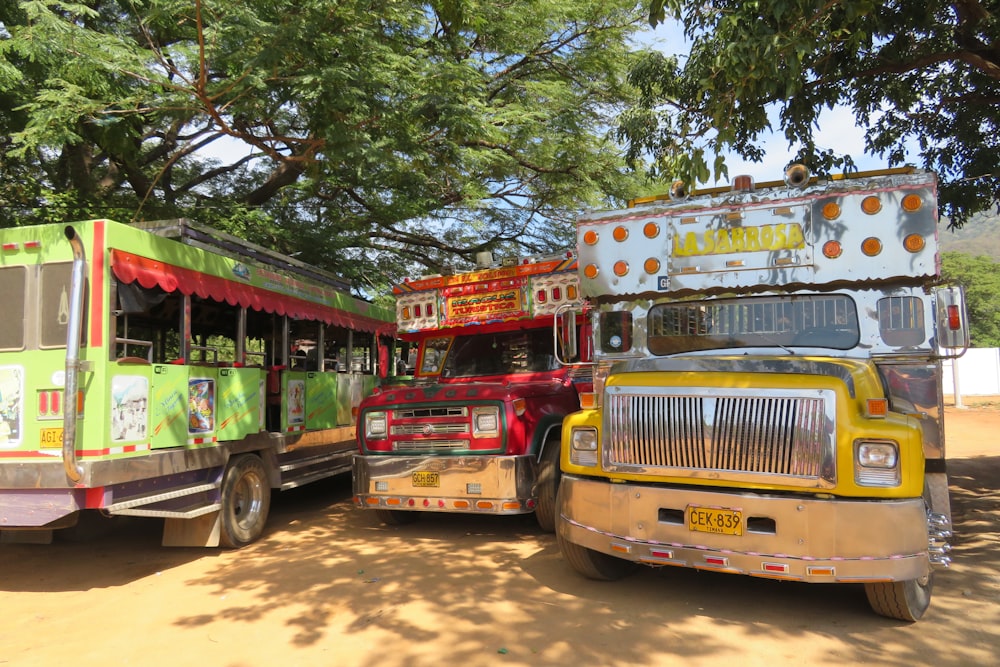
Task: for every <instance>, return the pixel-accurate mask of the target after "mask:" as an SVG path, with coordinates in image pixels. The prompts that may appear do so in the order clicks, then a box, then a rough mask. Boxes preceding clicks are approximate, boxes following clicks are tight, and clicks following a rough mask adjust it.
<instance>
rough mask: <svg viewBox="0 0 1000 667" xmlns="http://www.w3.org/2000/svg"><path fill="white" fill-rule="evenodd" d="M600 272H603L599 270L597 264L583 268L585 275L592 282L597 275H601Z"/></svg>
mask: <svg viewBox="0 0 1000 667" xmlns="http://www.w3.org/2000/svg"><path fill="white" fill-rule="evenodd" d="M600 272H601V270H600V269H598V268H597V265H596V264H588V265H587V266H585V267H583V275H584V276H586V277H587V278H590V279H591V280H593V279H594V278H596V277H597V274H599V273H600Z"/></svg>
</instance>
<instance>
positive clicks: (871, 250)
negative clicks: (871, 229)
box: [861, 236, 882, 257]
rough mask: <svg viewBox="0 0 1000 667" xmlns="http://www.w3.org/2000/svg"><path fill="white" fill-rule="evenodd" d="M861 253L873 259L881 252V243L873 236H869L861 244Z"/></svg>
mask: <svg viewBox="0 0 1000 667" xmlns="http://www.w3.org/2000/svg"><path fill="white" fill-rule="evenodd" d="M861 252H863V253H865V254H866V255H868V256H869V257H874V256H875V255H877V254H879V253H880V252H882V242H881V241H880V240H878V239H877V238H875V237H874V236H869V237H868V238H866V239H865V240H864V241H862V242H861Z"/></svg>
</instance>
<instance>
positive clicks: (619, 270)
mask: <svg viewBox="0 0 1000 667" xmlns="http://www.w3.org/2000/svg"><path fill="white" fill-rule="evenodd" d="M627 273H628V262H626V261H625V260H623V259H619V260H618V261H617V262H615V275H616V276H618V277H619V278H621V277H622V276H624V275H625V274H627Z"/></svg>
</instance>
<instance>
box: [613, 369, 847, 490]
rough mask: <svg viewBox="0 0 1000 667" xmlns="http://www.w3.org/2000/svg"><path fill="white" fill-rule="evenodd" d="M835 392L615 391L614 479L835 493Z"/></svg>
mask: <svg viewBox="0 0 1000 667" xmlns="http://www.w3.org/2000/svg"><path fill="white" fill-rule="evenodd" d="M836 434H837V422H836V392H834V391H833V390H830V389H811V390H801V389H795V390H793V389H770V388H769V389H738V388H728V387H727V388H718V387H695V388H691V387H655V386H617V385H614V386H609V387H607V389H606V396H605V409H604V429H603V448H602V449H603V451H602V466H603V469H604V470H605V471H608V472H622V473H629V474H638V475H657V476H665V475H670V476H680V477H690V478H712V479H715V480H722V479H724V480H727V481H733V482H757V483H760V482H761V481H762V479H761V478H762V477H766V478H767V479H768V480H769V481H773V482H774V483H780V484H784V485H789V486H800V487H805V488H825V489H829V488H833V487H834V486H836V483H837V469H836V451H835V449H836V441H837V437H836Z"/></svg>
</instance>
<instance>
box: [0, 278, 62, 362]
mask: <svg viewBox="0 0 1000 667" xmlns="http://www.w3.org/2000/svg"><path fill="white" fill-rule="evenodd" d="M26 275H27V271H26V269H25V268H24V267H23V266H11V267H7V268H3V269H0V294H3V299H4V317H2V318H0V350H23V349H24V319H25V318H24V315H25V313H24V302H25V294H24V290H25V288H26V286H27V285H26ZM65 342H66V339H65V337H64V338H63V343H65Z"/></svg>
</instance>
